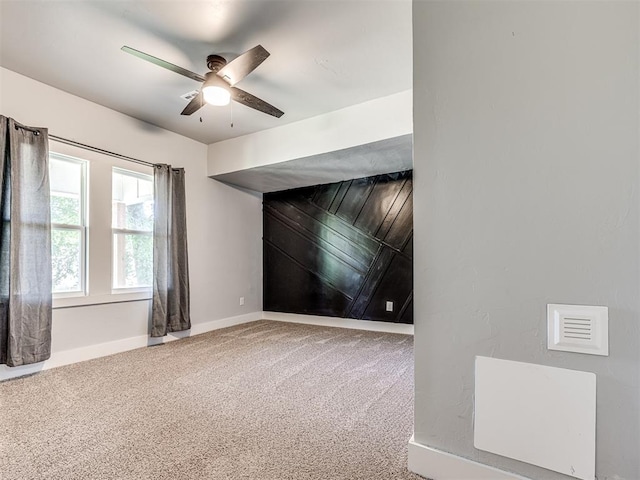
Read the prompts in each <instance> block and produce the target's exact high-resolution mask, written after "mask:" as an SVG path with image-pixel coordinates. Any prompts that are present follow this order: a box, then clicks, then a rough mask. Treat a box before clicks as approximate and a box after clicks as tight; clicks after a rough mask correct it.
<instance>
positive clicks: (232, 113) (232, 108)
mask: <svg viewBox="0 0 640 480" xmlns="http://www.w3.org/2000/svg"><path fill="white" fill-rule="evenodd" d="M231 128H233V102H231Z"/></svg>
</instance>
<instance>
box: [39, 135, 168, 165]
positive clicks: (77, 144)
mask: <svg viewBox="0 0 640 480" xmlns="http://www.w3.org/2000/svg"><path fill="white" fill-rule="evenodd" d="M49 140H53V141H54V142H58V143H64V144H66V145H72V146H74V147H80V148H84V149H85V150H89V151H92V152H96V153H102V154H104V155H109V156H110V157H115V158H119V159H120V160H126V161H127V162H134V163H139V164H140V165H147V166H148V167H155V166H156V165H157V164H156V163H151V162H145V161H144V160H138V159H137V158H133V157H127V156H126V155H120V154H119V153H114V152H110V151H109V150H103V149H102V148H98V147H92V146H91V145H85V144H84V143H80V142H76V141H75V140H69V139H68V138H63V137H58V136H57V135H49Z"/></svg>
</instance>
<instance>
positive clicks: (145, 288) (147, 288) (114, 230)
mask: <svg viewBox="0 0 640 480" xmlns="http://www.w3.org/2000/svg"><path fill="white" fill-rule="evenodd" d="M114 173H119V174H120V175H127V176H129V177H134V178H137V179H139V180H147V181H150V182H151V188H152V193H151V197H152V200H153V202H154V203H155V191H154V190H153V187H154V185H153V174H146V173H141V172H137V171H135V170H129V169H126V168H122V167H117V166H112V167H111V182H112V189H113V174H114ZM111 208H113V190H112V194H111ZM112 214H113V212H112ZM116 235H141V236H150V237H153V227H152V228H151V230H137V229H129V228H118V227H114V226H113V219H112V221H111V293H112V294H115V295H121V294H125V293H143V292H151V290H152V288H153V277H152V279H151V284H149V285H136V286H132V287H120V286H117V285H116V279H117V277H118V270H119V269H118V267H117V264H118V259H117V258H116ZM151 253H152V258H153V247H152V252H151ZM152 261H153V260H152ZM151 267H152V268H153V264H152V266H151Z"/></svg>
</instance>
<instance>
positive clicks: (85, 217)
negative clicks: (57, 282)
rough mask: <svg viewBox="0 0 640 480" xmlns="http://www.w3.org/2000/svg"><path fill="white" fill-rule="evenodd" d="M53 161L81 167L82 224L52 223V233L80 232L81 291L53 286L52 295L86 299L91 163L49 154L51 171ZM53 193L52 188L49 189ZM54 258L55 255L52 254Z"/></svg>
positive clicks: (54, 297)
mask: <svg viewBox="0 0 640 480" xmlns="http://www.w3.org/2000/svg"><path fill="white" fill-rule="evenodd" d="M51 159H55V160H60V161H63V162H68V163H75V164H77V165H80V223H79V224H78V225H74V224H68V223H54V222H51V233H52V234H53V231H54V230H69V231H77V232H80V289H79V290H73V291H65V292H55V291H53V285H52V289H51V295H52V298H53V299H56V298H78V297H85V296H86V295H87V292H88V278H89V272H88V270H89V259H88V252H89V248H88V245H87V243H88V232H87V230H88V227H89V225H88V223H89V205H88V193H89V192H88V190H89V189H88V178H89V176H88V173H87V171H88V169H89V161H88V160H85V159H82V158H77V157H73V156H70V155H65V154H62V153H57V152H49V169H50V168H51ZM49 191H50V192H51V188H49ZM52 256H53V253H52Z"/></svg>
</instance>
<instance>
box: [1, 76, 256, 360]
mask: <svg viewBox="0 0 640 480" xmlns="http://www.w3.org/2000/svg"><path fill="white" fill-rule="evenodd" d="M0 113H2V115H5V116H9V117H13V118H15V119H16V120H17V121H19V122H21V123H23V124H26V125H33V126H44V127H48V128H49V132H50V133H51V134H54V135H58V136H61V137H65V138H69V139H73V140H76V141H78V142H81V143H84V144H88V145H92V146H95V147H99V148H102V149H106V150H110V151H113V152H116V153H120V154H122V155H127V156H131V157H134V158H139V159H141V160H146V161H149V162H156V163H157V162H162V163H170V164H172V165H174V166H182V167H184V168H185V170H186V182H187V185H186V196H187V222H188V223H187V225H188V229H189V230H188V242H189V273H190V279H191V307H192V308H191V314H192V322H193V324H194V325H197V324H202V323H205V322H210V321H214V320H217V319H224V318H228V317H233V316H237V315H243V314H247V313H250V312H259V311H261V310H262V240H261V239H262V198H261V196H260V195H257V194H251V193H247V192H244V191H240V190H237V189H234V188H231V187H229V186H227V185H224V184H221V183H219V182H216V181H214V180H211V179H209V178H207V175H206V173H207V172H206V169H207V146H206V145H204V144H201V143H199V142H196V141H193V140H190V139H187V138H185V137H182V136H180V135H177V134H174V133H172V132H168V131H166V130H162V129H160V128H157V127H154V126H152V125H149V124H145V123H143V122H140V121H139V120H136V119H134V118H131V117H128V116H125V115H122V114H120V113H117V112H115V111H113V110H110V109H107V108H105V107H102V106H100V105H97V104H94V103H91V102H88V101H86V100H84V99H82V98H79V97H76V96H73V95H70V94H68V93H66V92H63V91H60V90H57V89H55V88H52V87H49V86H47V85H45V84H42V83H40V82H37V81H34V80H32V79H29V78H27V77H24V76H21V75H18V74H16V73H15V72H12V71H10V70H7V69H2V68H0ZM51 145H52V149H59V145H58V144H56V143H55V142H51ZM60 148H61V147H60ZM97 161H99V160H96V162H97ZM129 165H133V164H129ZM123 166H125V167H126V166H127V165H123ZM109 254H110V252H108V251H107V252H104V255H105V256H108V255H109ZM240 296H244V297H245V305H244V306H239V301H238V300H239V297H240ZM147 314H148V301H142V302H134V303H119V304H109V305H100V306H92V307H79V308H73V309H62V310H55V311H54V317H53V332H52V334H53V350H54V353H55V352H59V351H61V350H68V349H74V348H80V347H87V346H91V345H94V344H100V343H103V342H108V341H114V340H120V339H125V338H129V337H134V336H137V335H144V334H146V333H147V321H148V318H147V316H148V315H147ZM2 368H6V367H4V366H2Z"/></svg>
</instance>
